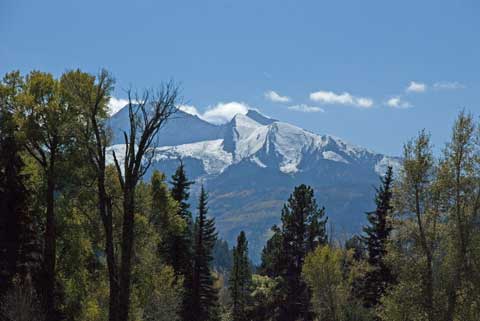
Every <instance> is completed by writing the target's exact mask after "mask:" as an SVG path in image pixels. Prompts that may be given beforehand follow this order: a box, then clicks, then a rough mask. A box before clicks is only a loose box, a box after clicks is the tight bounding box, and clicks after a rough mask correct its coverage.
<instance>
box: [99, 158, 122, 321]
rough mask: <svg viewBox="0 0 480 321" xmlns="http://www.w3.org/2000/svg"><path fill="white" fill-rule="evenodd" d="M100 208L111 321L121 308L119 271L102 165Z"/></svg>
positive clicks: (113, 320) (100, 170) (115, 318)
mask: <svg viewBox="0 0 480 321" xmlns="http://www.w3.org/2000/svg"><path fill="white" fill-rule="evenodd" d="M97 184H98V210H99V212H100V217H101V218H102V223H103V228H104V230H105V254H106V256H107V267H108V279H109V285H110V295H109V309H108V310H109V313H108V315H109V321H117V319H118V317H117V312H118V308H119V304H118V301H119V300H118V294H119V284H118V277H117V275H118V273H117V264H116V262H115V250H114V244H113V222H112V215H113V213H112V205H111V200H110V198H109V197H108V195H107V192H106V188H105V168H104V167H103V168H102V167H101V168H100V169H99V173H98V181H97Z"/></svg>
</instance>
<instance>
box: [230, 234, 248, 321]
mask: <svg viewBox="0 0 480 321" xmlns="http://www.w3.org/2000/svg"><path fill="white" fill-rule="evenodd" d="M251 283H252V273H251V270H250V264H249V262H248V242H247V238H246V236H245V232H243V231H242V232H240V235H238V238H237V245H236V246H235V247H234V248H233V268H232V271H231V273H230V280H229V291H230V297H231V299H232V320H233V321H248V320H249V316H248V310H247V309H248V305H249V303H250V302H249V301H250V294H251Z"/></svg>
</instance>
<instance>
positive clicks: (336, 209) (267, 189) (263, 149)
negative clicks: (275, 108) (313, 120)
mask: <svg viewBox="0 0 480 321" xmlns="http://www.w3.org/2000/svg"><path fill="white" fill-rule="evenodd" d="M125 109H126V108H124V110H121V111H120V112H119V113H117V114H116V115H114V116H113V117H112V119H111V121H110V125H111V126H112V130H113V133H114V134H115V137H114V140H113V141H114V143H115V145H113V146H111V148H112V149H121V148H122V147H123V146H122V145H121V144H120V143H121V138H120V137H121V136H120V135H119V133H121V131H122V130H123V129H125V128H126V127H125V124H128V122H127V119H128V117H127V116H128V112H126V110H125ZM125 118H127V119H125ZM158 142H159V144H158V147H157V149H156V151H157V153H156V157H155V161H154V163H153V165H152V168H151V170H150V172H149V173H148V175H147V177H146V179H148V176H149V175H150V174H151V172H152V171H153V170H154V169H159V170H161V171H163V172H165V173H166V174H167V175H171V174H172V173H173V172H174V170H175V168H176V167H177V166H178V159H179V158H181V159H182V160H183V161H184V163H185V165H186V169H187V174H188V175H189V177H190V178H191V179H194V180H195V181H197V182H199V183H203V184H204V185H205V186H206V188H207V190H208V191H209V196H210V202H209V207H210V212H209V213H210V214H211V215H213V216H214V217H215V219H216V225H217V228H218V230H219V233H220V236H221V237H222V238H224V239H226V240H227V241H228V242H229V243H230V244H233V243H234V241H235V239H236V237H237V235H238V233H239V232H240V231H241V230H245V232H246V234H247V237H248V239H249V243H250V248H251V255H252V259H253V260H254V262H258V261H259V258H260V253H261V249H262V248H263V245H264V243H265V241H266V239H267V238H268V237H269V235H270V227H271V226H272V225H273V224H278V223H279V222H280V213H281V208H282V205H283V204H284V203H285V201H286V200H287V198H288V196H289V194H290V193H291V192H292V190H293V187H294V186H296V185H298V184H301V183H305V184H308V185H311V186H312V187H313V188H314V189H315V196H316V198H317V202H318V203H319V205H320V206H325V208H326V211H327V215H328V216H329V222H330V223H331V225H330V226H331V230H330V233H334V234H335V236H336V237H344V236H346V235H348V234H349V233H352V232H358V231H359V230H360V229H361V226H362V225H363V224H364V222H365V220H364V216H365V215H364V212H365V211H369V210H372V208H373V207H374V203H373V197H374V193H375V190H374V186H377V185H378V183H379V180H378V178H379V175H381V174H383V173H384V171H385V169H386V167H387V166H388V165H392V166H394V167H395V168H397V169H398V167H399V166H400V160H399V159H398V158H395V157H389V156H386V155H382V154H379V153H375V152H372V151H369V150H367V149H365V148H362V147H359V146H354V145H351V144H348V143H347V142H345V141H343V140H341V139H339V138H336V137H333V136H330V135H317V134H315V133H312V132H309V131H306V130H304V129H302V128H299V127H296V126H293V125H291V124H288V123H284V122H280V121H277V120H275V119H271V118H269V117H267V116H264V115H262V114H261V113H259V112H258V111H255V110H250V111H249V112H248V113H247V114H246V115H242V114H238V115H236V116H235V117H234V118H233V119H232V120H231V121H230V122H229V123H227V124H224V125H213V124H210V123H208V122H206V121H204V120H202V119H201V118H199V117H197V116H192V115H189V114H187V113H184V112H182V111H179V112H178V113H177V115H176V116H175V118H174V119H172V120H171V121H170V122H168V123H167V125H166V126H165V127H164V128H162V130H161V131H160V133H159V137H158ZM199 185H200V184H196V186H197V188H198V186H199ZM195 192H196V190H194V191H193V193H192V194H193V195H192V196H193V201H192V203H194V204H196V202H195V197H196V196H195Z"/></svg>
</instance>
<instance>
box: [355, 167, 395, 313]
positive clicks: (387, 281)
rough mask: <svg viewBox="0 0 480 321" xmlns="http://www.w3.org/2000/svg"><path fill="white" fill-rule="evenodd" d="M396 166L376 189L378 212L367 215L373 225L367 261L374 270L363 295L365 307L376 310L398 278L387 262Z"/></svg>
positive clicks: (369, 229)
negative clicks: (381, 299)
mask: <svg viewBox="0 0 480 321" xmlns="http://www.w3.org/2000/svg"><path fill="white" fill-rule="evenodd" d="M392 182H393V171H392V167H388V169H387V172H386V174H385V176H384V177H382V178H381V185H380V187H379V188H378V189H377V190H376V192H377V193H376V197H375V203H376V205H377V209H376V210H375V211H373V212H368V213H367V219H368V222H369V225H367V226H366V227H364V229H363V231H364V233H365V236H364V242H365V247H366V250H367V261H368V263H369V265H370V266H371V267H372V270H371V271H369V272H368V273H367V275H366V276H365V279H364V285H363V289H362V296H363V301H364V306H365V307H367V308H372V307H375V306H376V305H378V303H379V302H380V298H381V297H382V295H383V294H384V293H385V290H386V289H387V288H388V286H389V285H391V284H392V283H393V282H394V279H395V278H394V275H393V274H392V271H391V269H390V268H389V267H388V265H387V264H386V263H385V260H384V258H385V256H386V253H387V251H386V246H387V242H388V240H389V237H390V233H391V231H392V227H391V224H390V221H389V214H390V211H391V210H392V206H391V200H392Z"/></svg>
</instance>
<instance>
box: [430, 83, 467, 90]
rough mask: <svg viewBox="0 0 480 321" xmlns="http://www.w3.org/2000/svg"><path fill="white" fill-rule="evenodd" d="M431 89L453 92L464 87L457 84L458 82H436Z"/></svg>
mask: <svg viewBox="0 0 480 321" xmlns="http://www.w3.org/2000/svg"><path fill="white" fill-rule="evenodd" d="M433 88H434V89H437V90H455V89H463V88H465V85H463V84H461V83H459V82H458V81H437V82H436V83H434V84H433Z"/></svg>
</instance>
